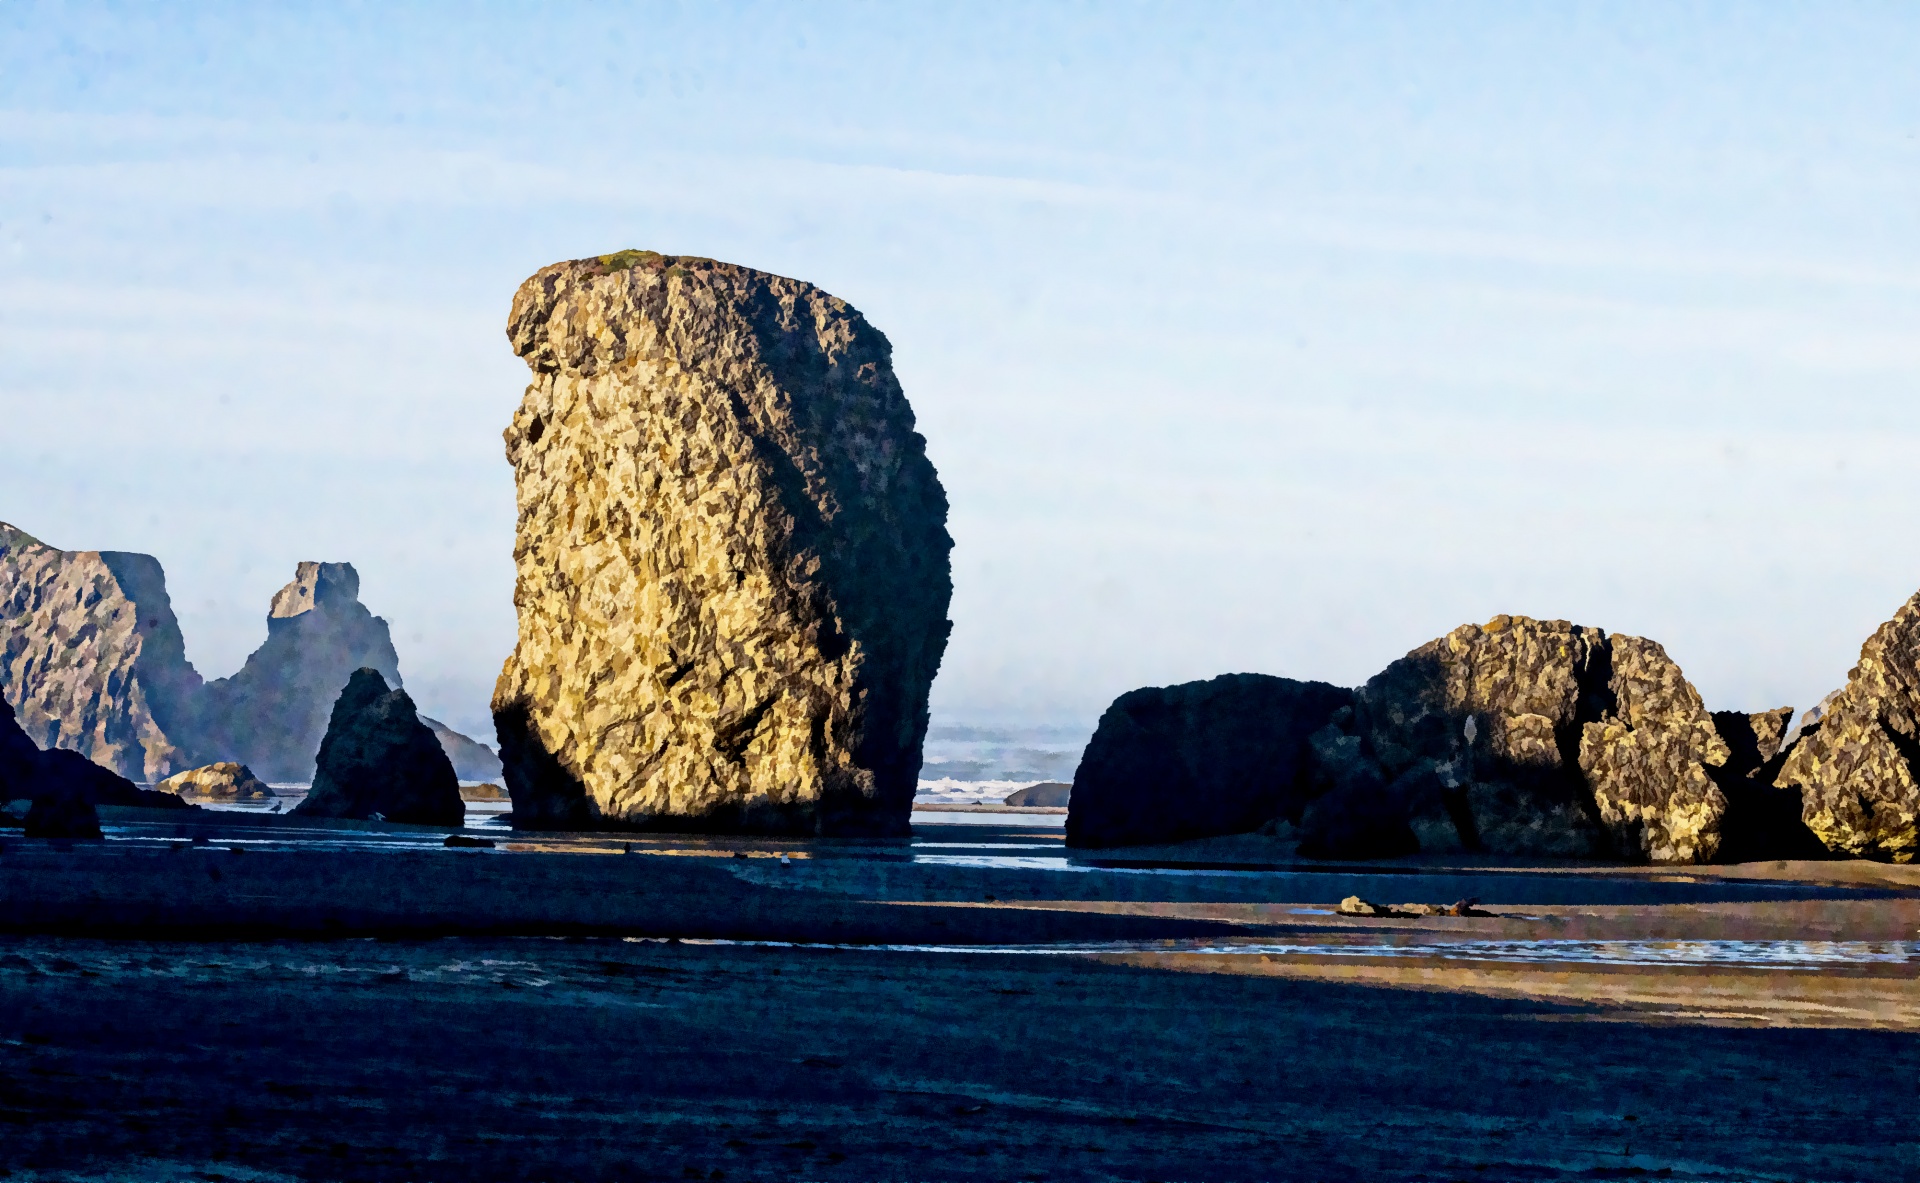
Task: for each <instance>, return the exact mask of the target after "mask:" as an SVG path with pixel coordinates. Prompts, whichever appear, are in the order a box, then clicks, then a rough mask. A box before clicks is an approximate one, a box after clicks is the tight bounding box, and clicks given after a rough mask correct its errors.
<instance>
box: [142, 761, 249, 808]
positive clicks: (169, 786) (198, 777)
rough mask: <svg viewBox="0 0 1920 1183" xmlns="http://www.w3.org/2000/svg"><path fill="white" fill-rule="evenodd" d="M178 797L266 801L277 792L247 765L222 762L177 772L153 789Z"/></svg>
mask: <svg viewBox="0 0 1920 1183" xmlns="http://www.w3.org/2000/svg"><path fill="white" fill-rule="evenodd" d="M153 787H154V789H155V790H156V791H158V792H162V793H172V794H173V795H174V796H176V797H183V798H193V797H200V798H205V799H207V800H210V801H267V800H271V799H272V798H273V796H274V792H273V790H272V789H271V788H269V787H268V786H267V784H266V782H265V781H263V780H261V779H260V778H259V777H257V776H255V775H254V774H253V770H252V769H251V768H248V767H247V766H246V765H245V764H235V763H233V762H232V761H223V762H221V763H218V764H208V765H206V766H205V767H203V768H192V769H188V770H187V771H186V772H176V773H174V774H173V775H172V776H170V777H168V778H167V779H165V780H163V781H161V782H160V783H159V784H157V785H155V786H153Z"/></svg>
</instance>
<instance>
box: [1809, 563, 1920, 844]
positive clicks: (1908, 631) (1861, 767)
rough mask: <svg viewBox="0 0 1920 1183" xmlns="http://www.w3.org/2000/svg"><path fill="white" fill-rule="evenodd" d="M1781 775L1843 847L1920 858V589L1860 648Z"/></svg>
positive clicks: (1816, 825)
mask: <svg viewBox="0 0 1920 1183" xmlns="http://www.w3.org/2000/svg"><path fill="white" fill-rule="evenodd" d="M1821 707H1822V708H1823V710H1822V712H1821V714H1820V715H1819V716H1818V718H1817V719H1816V720H1814V721H1813V722H1812V723H1810V724H1809V725H1808V726H1806V727H1805V728H1804V729H1803V731H1802V734H1801V736H1800V740H1799V742H1798V743H1796V744H1795V745H1794V748H1793V750H1792V751H1791V752H1790V753H1789V754H1788V756H1787V759H1786V763H1785V765H1784V767H1782V768H1781V770H1780V775H1779V777H1778V779H1777V780H1776V782H1775V783H1776V784H1778V785H1779V786H1780V787H1782V788H1789V787H1791V788H1796V789H1798V790H1799V792H1800V806H1801V818H1802V820H1803V821H1804V822H1805V823H1806V826H1807V828H1808V829H1809V830H1811V831H1813V833H1814V835H1815V836H1816V837H1818V838H1819V839H1820V841H1821V842H1822V843H1823V844H1825V845H1826V847H1827V848H1828V849H1830V850H1832V851H1834V852H1836V853H1843V854H1850V855H1854V856H1856V857H1862V858H1872V859H1880V860H1885V861H1892V862H1900V863H1907V862H1912V861H1913V859H1914V856H1915V854H1916V853H1920V594H1916V595H1915V596H1914V597H1913V598H1912V599H1910V600H1908V601H1907V602H1906V603H1905V604H1903V605H1901V606H1900V610H1899V611H1898V612H1896V613H1894V616H1893V619H1892V620H1889V621H1887V622H1886V623H1885V624H1883V625H1881V626H1880V627H1879V628H1878V629H1877V630H1875V631H1874V634H1873V635H1872V636H1871V637H1868V638H1867V642H1866V644H1865V645H1862V646H1861V648H1860V661H1859V663H1858V664H1857V665H1855V666H1854V667H1853V670H1852V672H1850V673H1849V674H1848V675H1847V684H1846V686H1845V687H1844V688H1842V689H1841V691H1840V692H1839V693H1838V694H1837V695H1833V696H1829V698H1828V699H1827V700H1826V701H1824V702H1823V703H1822V704H1821Z"/></svg>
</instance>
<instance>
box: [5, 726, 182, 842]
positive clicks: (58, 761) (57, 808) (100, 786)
mask: <svg viewBox="0 0 1920 1183" xmlns="http://www.w3.org/2000/svg"><path fill="white" fill-rule="evenodd" d="M22 800H25V801H31V802H33V807H32V809H31V810H30V811H29V812H28V815H27V835H28V836H29V837H34V836H36V835H37V836H41V837H48V838H83V837H89V836H92V837H97V836H98V835H99V822H98V819H97V817H96V815H95V812H94V806H96V805H133V806H141V807H146V808H156V809H180V808H191V806H188V805H187V803H186V802H184V801H182V800H180V798H178V797H176V796H174V795H173V794H171V793H156V792H154V791H152V790H151V789H142V788H141V787H140V786H138V785H136V784H134V783H133V782H132V781H130V780H128V779H127V778H126V777H124V776H121V775H120V774H118V773H116V772H114V771H113V770H112V769H109V768H102V767H101V766H100V765H98V764H95V763H94V762H93V761H91V760H89V759H87V758H86V757H85V756H83V755H81V754H80V753H79V752H73V751H67V750H65V749H62V748H53V749H49V750H47V751H41V750H40V748H39V746H38V745H37V744H35V743H34V742H33V740H32V738H31V737H29V736H28V735H27V733H26V732H25V731H23V730H21V728H20V724H19V722H18V720H16V719H15V717H14V713H13V708H12V707H11V706H9V705H8V704H7V703H5V702H4V701H0V803H3V802H10V801H22ZM36 818H37V819H38V820H37V821H36V820H35V819H36ZM89 827H91V829H90V831H89Z"/></svg>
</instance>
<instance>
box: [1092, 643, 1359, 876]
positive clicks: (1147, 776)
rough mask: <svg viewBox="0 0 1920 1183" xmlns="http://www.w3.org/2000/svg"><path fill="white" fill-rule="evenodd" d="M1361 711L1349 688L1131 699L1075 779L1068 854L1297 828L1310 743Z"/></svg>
mask: <svg viewBox="0 0 1920 1183" xmlns="http://www.w3.org/2000/svg"><path fill="white" fill-rule="evenodd" d="M1352 701H1353V691H1351V690H1347V689H1344V688H1342V687H1339V686H1329V685H1327V684H1326V683H1325V682H1296V681H1294V680H1293V679H1291V678H1276V677H1271V676H1269V675H1266V674H1224V675H1222V676H1220V677H1218V678H1213V679H1211V680H1209V681H1205V682H1187V683H1183V684H1181V685H1178V686H1165V687H1149V688H1146V689H1142V690H1132V691H1128V692H1127V693H1126V694H1123V695H1121V696H1120V697H1119V698H1117V699H1115V700H1114V701H1113V705H1112V706H1110V707H1108V708H1107V710H1106V713H1105V714H1103V715H1102V716H1101V717H1100V725H1099V727H1098V728H1097V729H1096V730H1095V731H1094V733H1093V738H1092V739H1091V740H1090V741H1088V743H1087V749H1086V752H1085V753H1084V754H1083V755H1082V756H1081V757H1080V767H1079V768H1078V769H1076V770H1075V772H1074V774H1073V791H1072V794H1071V796H1070V797H1069V798H1068V802H1067V843H1068V845H1071V846H1127V845H1137V844H1142V843H1158V842H1179V841H1184V840H1186V839H1189V838H1206V837H1212V836H1214V835H1218V834H1237V833H1243V832H1245V831H1248V830H1252V829H1255V828H1257V827H1258V826H1259V825H1260V824H1261V823H1262V822H1265V821H1267V820H1269V819H1271V818H1275V817H1291V818H1297V817H1299V815H1300V811H1301V810H1302V808H1304V807H1305V805H1306V793H1307V789H1306V785H1305V782H1304V779H1303V774H1304V773H1305V771H1306V767H1307V740H1308V737H1309V736H1311V735H1312V734H1313V733H1314V732H1315V731H1317V730H1319V729H1320V728H1321V727H1322V726H1323V725H1324V724H1325V723H1326V722H1327V719H1328V718H1329V717H1330V716H1331V715H1332V714H1333V713H1334V712H1335V711H1337V710H1339V709H1340V708H1342V707H1344V706H1346V705H1348V704H1349V703H1350V702H1352Z"/></svg>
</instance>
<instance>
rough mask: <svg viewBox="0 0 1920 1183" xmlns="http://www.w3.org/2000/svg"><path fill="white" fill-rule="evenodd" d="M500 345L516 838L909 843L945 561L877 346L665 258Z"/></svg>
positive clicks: (528, 314) (834, 305)
mask: <svg viewBox="0 0 1920 1183" xmlns="http://www.w3.org/2000/svg"><path fill="white" fill-rule="evenodd" d="M507 334H508V337H509V339H510V340H511V341H512V342H513V348H514V351H515V352H516V353H517V354H519V355H520V356H521V357H522V358H523V359H524V360H525V361H526V363H527V365H528V367H529V369H531V370H532V372H533V381H532V384H531V385H530V386H529V387H528V388H527V392H526V396H525V398H524V399H523V401H522V402H521V405H520V408H519V410H518V411H517V412H516V413H515V415H514V418H513V422H512V424H511V425H510V426H509V427H508V428H507V431H506V443H507V456H508V459H509V461H510V462H511V463H512V464H513V467H514V475H515V481H516V484H517V486H518V489H519V505H520V516H519V522H518V525H517V530H516V535H515V550H514V553H515V559H516V563H517V566H518V580H517V583H516V586H515V592H514V603H515V606H516V607H517V608H518V610H519V626H520V628H519V639H518V643H517V645H516V647H515V650H514V653H513V656H512V657H511V658H509V659H508V661H507V662H506V665H505V667H504V668H503V669H502V671H501V674H500V680H499V682H498V684H497V686H496V688H495V691H494V699H493V710H494V724H495V730H496V734H497V735H498V737H499V742H500V758H501V761H502V764H503V765H504V768H505V775H506V780H507V787H508V789H509V790H510V791H511V792H512V794H513V817H514V824H515V825H516V826H518V827H520V828H538V827H545V826H599V827H608V828H639V829H681V830H707V831H723V832H763V833H791V834H815V833H818V834H881V835H903V834H905V833H907V830H908V823H907V815H908V813H909V812H910V811H911V809H912V806H913V796H914V790H915V788H916V782H917V780H918V774H919V769H920V757H921V745H922V741H923V739H924V738H925V735H926V729H927V694H928V690H929V688H930V686H931V684H932V681H933V676H934V674H935V672H936V671H937V670H938V669H939V666H940V658H941V655H942V653H943V652H944V650H945V648H946V641H947V633H948V630H949V628H950V625H949V622H948V620H947V603H948V600H949V599H950V597H951V594H952V581H951V579H950V577H949V569H948V553H949V551H950V550H951V549H952V545H953V542H952V539H951V538H950V537H949V536H948V534H947V530H946V517H947V500H946V494H945V492H944V491H943V490H942V489H941V486H940V481H939V477H938V476H937V475H936V474H935V472H934V469H933V465H932V463H931V462H930V461H929V460H928V459H927V454H926V441H925V440H924V439H923V438H922V437H921V436H920V435H919V433H917V432H916V431H915V430H914V418H913V411H912V408H911V407H909V406H908V404H907V399H906V396H905V394H904V392H903V391H902V390H901V388H900V383H899V381H898V380H897V379H896V378H895V377H894V374H893V366H892V359H891V354H892V346H891V345H890V344H889V343H888V341H887V339H886V337H885V336H883V335H882V334H881V333H880V332H879V331H878V330H876V329H874V328H873V327H872V326H871V325H869V324H868V323H867V322H866V320H865V318H863V317H862V316H861V315H860V314H859V313H858V312H857V311H855V310H854V309H853V308H852V307H851V306H849V305H848V304H847V303H846V301H844V300H841V299H838V298H837V297H834V296H831V295H829V294H828V293H826V292H823V291H821V290H820V289H819V288H816V287H814V286H812V285H811V284H807V283H802V282H800V281H797V280H792V279H785V278H782V277H780V276H776V275H768V274H766V273H764V272H759V271H753V270H750V269H748V268H745V267H737V266H732V265H730V264H726V263H717V262H715V261H713V260H711V259H696V258H674V257H670V256H664V255H659V254H655V253H653V252H650V251H623V252H620V253H619V254H616V255H607V256H603V257H601V258H597V259H580V260H575V261H573V262H568V263H558V264H555V265H553V266H550V267H545V268H542V269H541V270H540V271H539V272H538V273H536V274H535V275H534V276H532V277H531V278H530V279H528V280H527V281H526V282H525V283H524V284H522V285H521V287H520V290H519V291H518V292H517V293H516V294H515V296H514V301H513V309H512V313H511V316H510V318H509V320H508V324H507Z"/></svg>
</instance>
